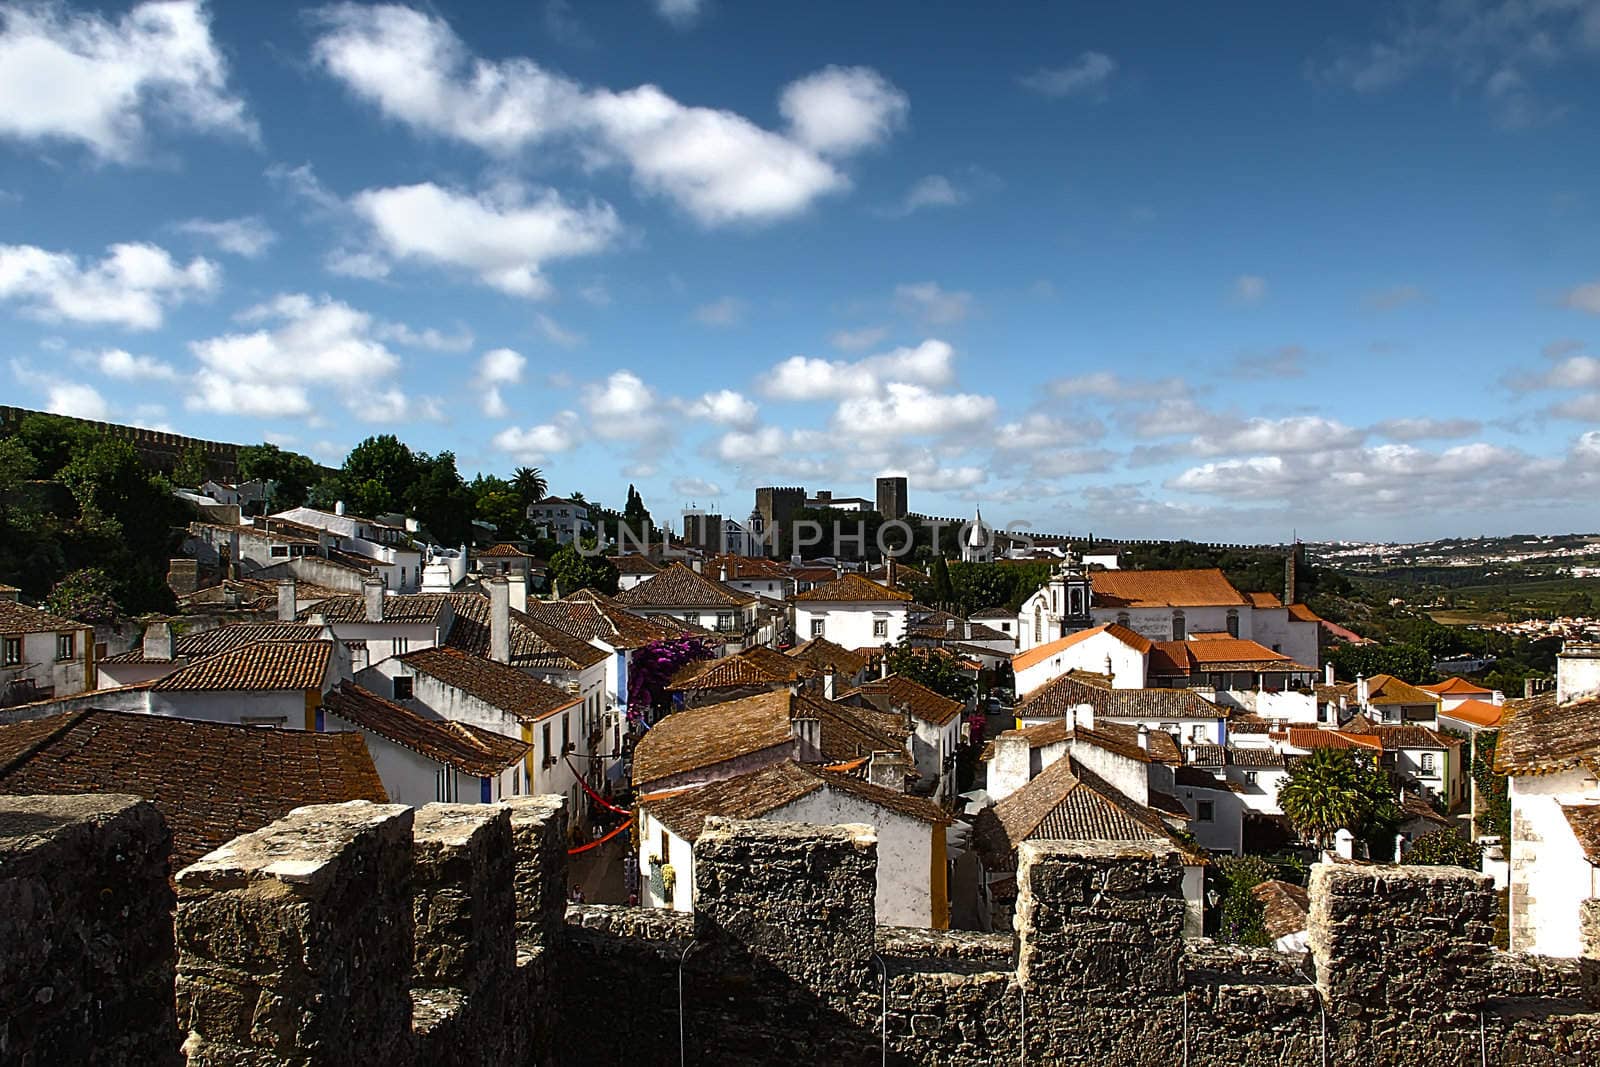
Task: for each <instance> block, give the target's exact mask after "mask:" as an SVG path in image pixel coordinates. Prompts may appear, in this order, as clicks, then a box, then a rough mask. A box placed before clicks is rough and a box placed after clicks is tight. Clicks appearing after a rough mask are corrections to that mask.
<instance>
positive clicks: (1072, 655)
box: [1011, 622, 1154, 697]
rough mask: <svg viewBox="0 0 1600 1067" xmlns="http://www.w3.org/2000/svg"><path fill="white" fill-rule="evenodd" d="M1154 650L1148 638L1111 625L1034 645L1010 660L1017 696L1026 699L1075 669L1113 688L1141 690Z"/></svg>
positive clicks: (1106, 624)
mask: <svg viewBox="0 0 1600 1067" xmlns="http://www.w3.org/2000/svg"><path fill="white" fill-rule="evenodd" d="M1153 647H1154V642H1152V641H1151V640H1150V639H1149V638H1147V637H1141V636H1140V635H1138V634H1136V633H1134V632H1133V631H1132V630H1130V629H1128V628H1127V627H1126V626H1119V625H1117V624H1116V623H1114V622H1113V623H1104V624H1102V625H1100V626H1096V627H1094V628H1093V629H1090V630H1079V631H1078V632H1077V633H1073V634H1068V635H1067V636H1066V637H1061V638H1057V639H1056V640H1054V641H1051V642H1048V643H1046V644H1042V645H1035V646H1034V647H1033V648H1030V649H1029V650H1028V651H1026V652H1019V653H1017V654H1016V655H1014V656H1012V657H1011V670H1012V672H1013V673H1014V674H1015V675H1016V679H1017V685H1016V688H1017V696H1019V697H1025V696H1027V695H1028V694H1029V693H1032V692H1033V691H1034V690H1036V689H1039V688H1041V687H1043V686H1045V685H1048V684H1049V683H1050V682H1052V681H1054V680H1055V679H1057V678H1060V677H1061V676H1062V675H1064V674H1066V673H1067V672H1068V671H1074V670H1077V671H1089V672H1091V673H1094V674H1104V675H1108V676H1109V677H1110V678H1111V685H1112V687H1113V688H1116V689H1143V688H1144V685H1145V676H1146V669H1147V659H1148V657H1149V655H1150V650H1151V648H1153Z"/></svg>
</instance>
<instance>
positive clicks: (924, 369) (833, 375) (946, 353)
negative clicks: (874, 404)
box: [762, 339, 955, 400]
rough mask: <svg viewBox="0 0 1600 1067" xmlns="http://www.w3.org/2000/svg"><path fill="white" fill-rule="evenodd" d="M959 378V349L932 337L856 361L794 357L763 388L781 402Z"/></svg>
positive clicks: (771, 374) (769, 376) (770, 375)
mask: <svg viewBox="0 0 1600 1067" xmlns="http://www.w3.org/2000/svg"><path fill="white" fill-rule="evenodd" d="M954 378H955V349H954V348H951V347H950V345H949V344H947V343H945V342H944V341H939V340H934V339H930V340H927V341H924V342H922V343H921V344H919V345H917V346H916V347H914V348H896V349H893V350H891V351H889V352H884V353H881V354H879V355H875V356H868V357H866V358H865V359H861V360H857V361H855V362H853V363H852V362H849V361H846V360H826V359H816V358H811V357H807V356H791V357H789V358H788V359H786V360H784V361H783V362H781V363H779V364H778V365H777V366H775V367H773V368H772V370H771V371H770V372H768V374H767V375H766V376H765V379H764V381H763V385H762V388H763V390H764V391H765V392H766V394H767V395H768V396H771V397H774V398H776V399H779V400H823V399H841V398H845V397H851V396H858V395H861V394H864V393H876V392H877V391H878V390H879V389H880V388H881V386H882V385H883V383H885V382H907V383H912V384H916V385H929V386H942V385H948V384H949V383H950V382H951V381H952V380H954Z"/></svg>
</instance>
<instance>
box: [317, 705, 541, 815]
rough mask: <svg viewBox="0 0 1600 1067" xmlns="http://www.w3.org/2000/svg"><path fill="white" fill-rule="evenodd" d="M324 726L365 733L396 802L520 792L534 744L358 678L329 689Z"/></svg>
mask: <svg viewBox="0 0 1600 1067" xmlns="http://www.w3.org/2000/svg"><path fill="white" fill-rule="evenodd" d="M320 712H321V715H320V717H319V720H318V724H319V728H320V729H321V730H322V731H323V732H324V733H340V732H343V731H353V732H357V733H359V734H361V736H362V737H363V738H364V739H365V741H366V744H367V751H368V752H370V753H371V754H372V762H373V764H374V766H376V767H377V769H378V776H379V777H380V778H382V779H383V788H384V791H385V792H386V793H388V795H389V802H390V803H392V804H410V805H412V806H414V807H416V806H420V805H423V804H431V803H433V802H435V801H438V802H441V803H461V804H473V803H482V804H489V803H493V802H495V801H499V800H503V799H505V798H506V797H511V796H516V795H517V793H518V790H519V788H520V787H521V785H522V775H521V774H520V773H519V771H520V769H521V767H522V764H523V759H524V757H525V756H527V755H528V750H529V748H530V747H531V746H529V745H528V743H527V742H525V741H519V740H517V739H515V738H512V737H506V736H504V735H503V734H498V733H494V732H492V731H489V730H485V729H482V728H481V727H477V726H472V725H469V724H467V723H462V722H449V723H447V722H445V721H443V720H440V719H430V718H426V717H424V716H422V715H420V714H418V713H417V712H415V711H412V710H411V709H409V708H404V707H401V706H400V705H399V704H396V703H394V702H393V701H390V700H385V699H384V698H383V697H380V696H378V695H377V694H376V693H373V692H370V691H369V690H366V689H363V688H362V687H361V686H359V685H356V684H355V683H354V682H341V683H340V684H339V685H337V686H334V687H333V688H332V689H330V690H329V691H328V693H327V695H326V696H324V697H323V700H322V707H321V708H320Z"/></svg>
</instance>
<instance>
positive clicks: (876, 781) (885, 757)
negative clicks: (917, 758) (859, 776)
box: [867, 749, 911, 793]
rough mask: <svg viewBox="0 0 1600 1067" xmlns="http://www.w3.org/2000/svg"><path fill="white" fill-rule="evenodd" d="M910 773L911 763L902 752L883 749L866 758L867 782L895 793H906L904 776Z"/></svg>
mask: <svg viewBox="0 0 1600 1067" xmlns="http://www.w3.org/2000/svg"><path fill="white" fill-rule="evenodd" d="M910 771H911V761H910V760H908V759H907V758H906V754H905V753H904V752H895V751H893V750H890V749H885V750H883V751H882V752H874V753H872V754H871V755H870V756H868V757H867V781H869V782H871V783H872V784H873V785H881V786H883V788H885V789H893V790H894V791H895V792H896V793H904V792H905V791H906V775H907V774H909V773H910Z"/></svg>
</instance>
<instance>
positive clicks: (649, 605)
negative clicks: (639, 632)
mask: <svg viewBox="0 0 1600 1067" xmlns="http://www.w3.org/2000/svg"><path fill="white" fill-rule="evenodd" d="M614 599H615V600H616V602H617V603H618V604H621V605H622V606H623V607H625V608H627V609H628V610H629V611H631V612H633V613H634V614H635V615H642V616H644V617H645V618H647V619H659V617H660V616H664V615H665V616H671V617H672V618H674V619H679V620H682V621H684V622H687V623H689V624H690V625H691V626H695V627H699V628H700V629H702V630H709V631H711V632H712V633H713V634H714V635H715V637H716V639H717V640H718V641H720V642H721V644H722V648H723V653H724V654H731V653H734V652H740V651H743V650H744V649H746V648H749V647H750V646H751V645H760V644H770V643H771V641H772V636H773V635H772V633H771V632H770V629H769V628H768V627H764V626H762V625H760V619H759V617H758V612H757V610H756V609H757V606H758V604H759V603H760V601H759V600H758V599H757V598H756V597H755V596H754V595H753V594H750V593H745V592H741V591H740V590H737V589H734V588H732V587H731V586H727V585H724V584H723V583H722V582H720V581H717V580H716V579H714V578H709V577H707V576H706V575H704V574H698V573H696V572H695V571H694V570H692V569H690V568H689V567H686V566H684V565H683V564H682V563H674V564H672V566H670V567H667V568H665V569H663V570H662V571H661V572H660V573H658V574H654V575H652V576H651V577H649V578H648V579H646V580H645V581H643V582H640V583H639V584H638V585H636V586H634V587H633V588H631V589H627V590H624V591H621V592H618V593H617V595H616V597H615V598H614Z"/></svg>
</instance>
